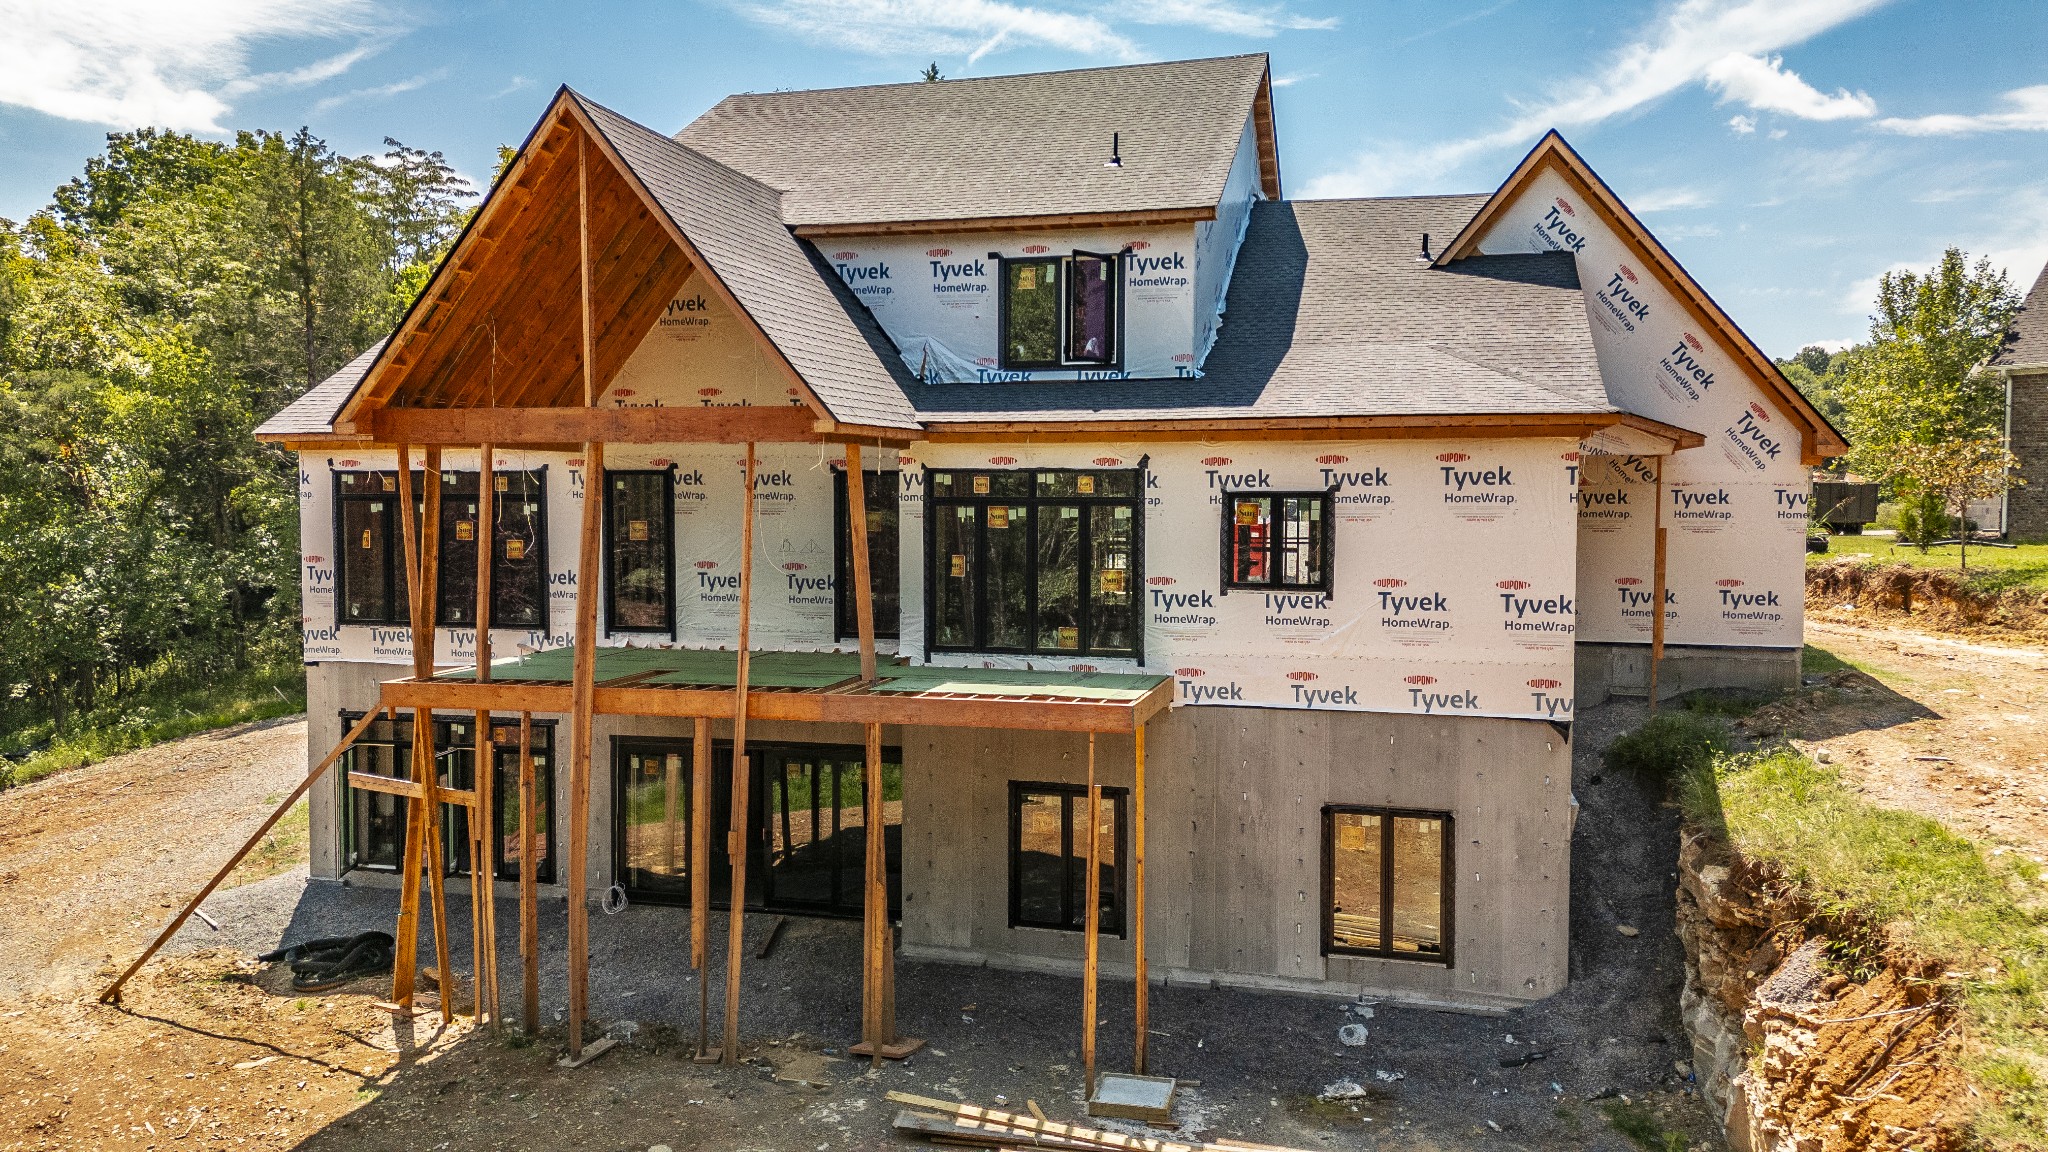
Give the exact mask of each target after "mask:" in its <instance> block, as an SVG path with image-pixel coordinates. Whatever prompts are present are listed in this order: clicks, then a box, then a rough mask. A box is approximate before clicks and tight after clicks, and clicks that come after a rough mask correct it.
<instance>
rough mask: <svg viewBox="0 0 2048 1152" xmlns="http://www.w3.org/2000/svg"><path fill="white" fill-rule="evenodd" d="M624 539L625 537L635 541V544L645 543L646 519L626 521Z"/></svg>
mask: <svg viewBox="0 0 2048 1152" xmlns="http://www.w3.org/2000/svg"><path fill="white" fill-rule="evenodd" d="M626 539H627V540H630V541H632V542H633V543H635V544H644V543H646V541H647V521H645V520H632V521H628V522H627V524H626Z"/></svg>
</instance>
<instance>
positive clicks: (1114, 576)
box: [1102, 571, 1125, 595]
mask: <svg viewBox="0 0 2048 1152" xmlns="http://www.w3.org/2000/svg"><path fill="white" fill-rule="evenodd" d="M1124 575H1125V574H1124V573H1122V572H1117V571H1110V572H1104V573H1103V574H1102V590H1103V591H1104V592H1107V593H1110V594H1111V595H1121V594H1122V593H1123V590H1124V587H1125V584H1124Z"/></svg>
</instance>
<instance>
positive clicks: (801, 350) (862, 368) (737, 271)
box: [571, 93, 917, 428]
mask: <svg viewBox="0 0 2048 1152" xmlns="http://www.w3.org/2000/svg"><path fill="white" fill-rule="evenodd" d="M571 95H572V97H573V98H574V99H576V100H577V102H578V103H579V104H580V105H581V106H582V107H583V108H584V110H585V111H587V112H588V113H589V114H590V118H591V122H592V123H594V124H596V125H597V129H598V131H599V132H602V133H603V134H604V137H605V139H606V140H608V141H610V142H611V145H612V147H613V148H616V149H617V150H618V153H619V156H620V158H622V159H623V160H625V162H626V165H627V167H629V168H631V169H632V170H633V172H634V174H635V175H637V176H639V178H640V180H641V182H642V183H644V184H645V185H646V186H647V190H648V191H649V192H650V193H652V194H653V196H654V199H655V202H656V203H658V204H659V205H661V208H662V210H663V211H664V212H666V213H668V217H669V219H670V220H672V221H674V222H675V225H676V227H677V228H678V229H679V230H680V231H681V232H682V234H683V235H684V236H685V237H687V238H688V239H689V241H690V243H691V244H692V245H694V246H695V247H696V249H697V252H698V254H699V255H701V256H702V257H703V258H704V261H705V263H707V264H709V265H710V266H711V267H710V271H711V273H712V274H713V275H715V276H717V277H718V279H719V281H720V282H721V283H723V284H724V285H725V286H726V288H727V289H729V290H730V291H731V292H732V294H733V297H734V298H735V299H737V300H738V301H739V303H740V306H741V307H742V308H744V309H746V311H747V315H749V316H751V317H753V318H754V322H755V323H756V324H759V325H760V326H761V330H762V331H763V332H765V333H767V335H768V339H769V340H770V341H771V342H772V343H773V344H774V345H775V346H776V348H778V349H780V350H781V352H782V354H783V356H784V357H786V358H787V359H788V360H789V363H790V366H791V367H793V368H795V369H796V372H797V375H799V376H801V377H803V379H804V383H806V384H808V385H809V386H810V388H811V390H812V391H813V392H815V393H816V394H817V396H818V399H819V400H821V401H823V402H824V405H825V407H826V408H827V409H828V410H830V411H831V413H832V415H833V417H834V418H835V419H837V420H840V421H842V422H844V423H849V424H869V425H875V426H879V427H885V428H914V427H916V426H917V417H916V414H915V413H914V412H913V411H912V410H911V407H910V402H909V400H908V399H906V398H905V397H904V394H903V389H904V387H905V386H906V385H908V384H909V383H910V379H911V377H910V370H909V368H908V367H906V366H905V365H904V364H903V361H902V358H901V357H899V356H898V355H897V354H896V352H895V350H894V348H893V347H892V346H891V344H890V342H889V340H888V338H887V337H886V336H884V335H883V334H882V332H881V330H880V328H879V327H877V326H876V325H875V321H874V318H873V317H872V316H870V315H869V314H868V313H867V310H866V309H865V308H864V307H862V306H861V305H859V304H858V303H856V302H855V301H854V297H853V295H852V294H851V293H850V292H848V291H846V290H845V287H844V285H842V284H841V283H840V281H839V277H838V276H836V275H834V274H833V273H832V272H831V271H830V270H829V268H828V267H827V266H826V264H825V263H824V260H823V257H821V256H820V255H819V254H818V253H817V251H816V250H815V249H813V248H812V247H811V246H810V244H808V243H807V242H805V241H803V240H799V239H797V238H796V237H795V236H792V235H790V232H789V229H788V228H787V227H786V226H785V225H784V223H783V219H782V203H781V201H782V197H781V195H780V194H778V193H777V192H776V191H775V190H774V189H772V188H769V187H768V186H766V185H764V184H762V183H761V182H759V181H757V180H754V179H752V178H750V177H748V176H744V175H742V174H740V173H738V172H735V171H733V170H732V169H731V168H728V167H726V166H725V165H723V164H720V163H718V162H717V161H715V160H711V159H708V158H706V157H705V156H703V155H701V154H699V153H697V152H696V151H693V150H692V149H690V148H687V147H684V146H683V145H681V144H678V143H676V142H675V141H673V140H671V139H669V138H668V137H666V136H663V135H662V134H661V133H659V132H656V131H654V130H653V129H651V128H647V127H644V126H642V125H640V124H637V123H634V122H633V121H631V120H628V119H626V118H625V117H624V116H621V115H619V114H618V113H616V112H613V111H611V110H610V109H608V108H605V107H603V106H601V105H598V104H593V103H591V102H590V101H588V100H585V99H583V98H582V97H581V96H578V95H575V94H574V93H571Z"/></svg>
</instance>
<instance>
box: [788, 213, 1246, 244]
mask: <svg viewBox="0 0 2048 1152" xmlns="http://www.w3.org/2000/svg"><path fill="white" fill-rule="evenodd" d="M1215 218H1216V206H1215V205H1213V204H1209V205H1196V206H1194V207H1189V208H1141V209H1135V210H1132V211H1127V212H1062V213H1058V214H1048V215H1044V216H971V217H963V218H961V219H958V220H882V221H875V222H872V223H862V224H799V225H797V226H796V227H794V228H792V229H790V231H792V232H794V233H796V234H797V235H798V236H801V237H804V238H805V239H807V240H808V239H813V238H819V239H823V238H837V237H853V236H922V235H926V234H929V233H934V232H945V233H955V232H1031V231H1045V230H1047V229H1053V228H1133V227H1149V226H1153V225H1159V224H1192V223H1195V222H1196V221H1199V220H1214V219H1215Z"/></svg>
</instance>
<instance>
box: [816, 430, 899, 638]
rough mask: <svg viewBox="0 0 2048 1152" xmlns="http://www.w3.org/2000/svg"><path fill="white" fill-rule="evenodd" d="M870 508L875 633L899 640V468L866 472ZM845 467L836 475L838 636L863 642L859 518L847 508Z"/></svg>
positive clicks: (870, 578) (834, 589) (864, 479)
mask: <svg viewBox="0 0 2048 1152" xmlns="http://www.w3.org/2000/svg"><path fill="white" fill-rule="evenodd" d="M861 478H862V484H863V491H864V492H865V494H866V496H867V500H866V504H867V509H868V583H869V584H870V586H871V587H872V589H873V592H874V603H875V635H876V636H877V637H882V638H887V639H895V638H896V637H897V636H898V635H900V634H901V632H902V621H903V569H902V559H901V557H902V552H903V548H902V544H901V542H900V541H899V540H898V538H897V527H898V520H897V510H896V493H897V490H898V488H899V487H900V486H901V484H902V482H903V478H902V474H901V473H899V472H869V471H865V470H864V471H863V472H862V473H861ZM846 501H847V484H846V472H845V470H844V469H841V470H840V471H837V472H835V473H833V474H832V515H833V523H834V524H835V525H836V529H835V533H836V534H835V538H836V539H837V540H838V542H839V546H838V548H837V550H836V552H835V555H834V557H833V560H834V567H833V580H832V596H833V603H834V607H833V618H834V620H835V621H836V624H835V628H836V631H835V633H834V638H835V639H839V640H857V639H859V638H860V621H859V620H858V619H857V618H856V612H857V608H856V605H855V603H854V595H853V592H854V588H853V521H852V519H851V518H850V516H849V513H848V511H847V509H848V507H849V505H848V504H847V502H846Z"/></svg>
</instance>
